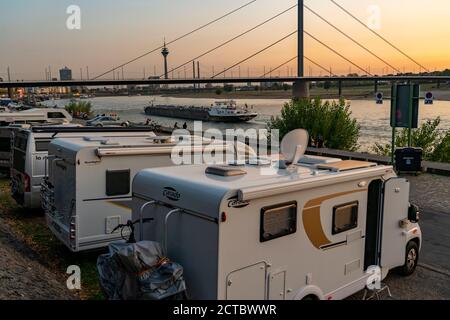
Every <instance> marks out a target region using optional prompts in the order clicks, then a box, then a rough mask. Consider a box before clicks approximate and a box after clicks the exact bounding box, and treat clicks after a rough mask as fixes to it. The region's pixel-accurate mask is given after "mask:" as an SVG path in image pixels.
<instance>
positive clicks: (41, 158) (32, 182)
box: [11, 125, 155, 209]
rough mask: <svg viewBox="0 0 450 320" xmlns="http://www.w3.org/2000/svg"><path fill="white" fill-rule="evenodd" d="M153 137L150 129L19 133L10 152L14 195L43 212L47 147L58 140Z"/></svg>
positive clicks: (71, 128)
mask: <svg viewBox="0 0 450 320" xmlns="http://www.w3.org/2000/svg"><path fill="white" fill-rule="evenodd" d="M86 135H89V136H101V137H105V138H108V137H115V136H127V135H128V136H129V137H137V136H139V137H145V136H154V135H155V134H154V133H153V132H150V131H149V130H148V128H132V129H129V128H127V129H123V128H105V129H103V128H88V127H80V126H77V125H65V126H52V127H46V126H42V127H40V126H38V127H36V126H34V127H31V128H29V129H20V130H16V131H15V132H14V135H13V142H12V150H11V194H12V196H13V198H14V199H15V200H16V201H17V203H18V204H20V205H22V206H23V207H25V208H30V209H39V208H41V184H42V181H43V179H44V177H45V176H46V175H47V165H48V163H47V158H48V147H49V144H50V142H51V141H52V140H54V139H56V138H76V137H83V136H86Z"/></svg>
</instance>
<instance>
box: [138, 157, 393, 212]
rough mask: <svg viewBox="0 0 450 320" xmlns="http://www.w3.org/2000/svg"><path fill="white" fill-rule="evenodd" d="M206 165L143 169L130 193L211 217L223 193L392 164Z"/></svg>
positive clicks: (243, 195) (378, 171) (325, 180)
mask: <svg viewBox="0 0 450 320" xmlns="http://www.w3.org/2000/svg"><path fill="white" fill-rule="evenodd" d="M209 167H210V166H206V165H194V166H184V167H167V168H158V169H147V170H143V171H141V172H140V173H138V174H137V175H136V177H135V179H134V182H133V194H134V195H135V196H137V197H141V198H143V199H146V200H149V201H151V200H156V201H160V202H164V203H167V204H169V205H172V206H174V207H176V208H184V209H187V210H192V211H195V212H199V213H203V214H206V215H213V217H215V215H216V214H217V212H218V210H219V207H220V204H221V202H222V201H223V199H224V197H225V196H227V197H230V198H233V197H236V196H238V200H239V201H250V200H252V199H257V198H262V197H267V196H272V195H276V194H282V193H289V192H294V191H297V190H301V189H305V188H313V187H318V186H321V185H326V184H330V183H331V182H332V181H333V182H344V181H351V180H357V179H367V178H368V177H376V176H383V175H386V174H388V173H389V172H392V167H388V166H378V165H375V164H371V165H370V166H369V165H367V166H366V167H365V168H356V169H352V170H348V171H333V170H319V169H317V168H316V167H315V166H302V165H298V166H295V168H294V170H292V168H289V169H279V170H276V171H275V173H272V174H268V175H265V174H264V171H262V169H264V167H261V166H252V165H245V166H241V167H239V166H228V169H229V168H234V169H235V170H237V171H244V173H243V174H237V173H236V175H231V176H221V175H220V174H206V170H207V169H208V168H209ZM266 168H267V169H268V168H270V167H266ZM219 169H220V168H219ZM168 188H169V189H170V190H172V192H171V194H174V193H175V194H177V195H178V196H179V198H178V199H173V197H172V198H167V197H165V194H166V193H165V192H164V190H166V189H168ZM173 190H176V191H173ZM178 196H177V197H178ZM196 200H198V201H196Z"/></svg>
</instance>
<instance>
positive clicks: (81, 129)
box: [32, 126, 151, 133]
mask: <svg viewBox="0 0 450 320" xmlns="http://www.w3.org/2000/svg"><path fill="white" fill-rule="evenodd" d="M32 130H33V132H85V133H90V132H119V133H120V132H122V133H125V132H149V131H151V130H150V128H149V127H132V128H124V127H69V126H38V127H33V128H32Z"/></svg>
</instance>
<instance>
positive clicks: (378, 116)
mask: <svg viewBox="0 0 450 320" xmlns="http://www.w3.org/2000/svg"><path fill="white" fill-rule="evenodd" d="M82 101H90V102H91V103H92V105H93V111H94V113H95V114H103V113H110V112H114V113H117V114H118V115H119V116H120V118H121V120H123V121H125V120H129V121H131V122H144V121H145V120H146V119H148V118H151V120H153V121H155V122H157V123H158V124H159V125H162V126H166V127H173V126H174V125H175V123H178V125H179V126H180V127H181V126H182V125H183V124H184V122H185V121H184V120H182V119H171V118H163V117H156V116H151V117H149V116H146V115H145V113H144V108H145V107H146V106H148V105H149V104H150V101H154V104H155V105H156V104H167V105H184V106H210V105H211V104H213V103H214V102H215V101H218V99H193V98H172V97H161V96H132V97H99V98H91V99H87V100H82ZM235 101H236V102H237V103H238V105H239V106H243V105H245V104H247V105H248V106H250V107H252V108H253V111H254V112H257V113H258V114H259V116H258V117H257V118H255V119H254V120H253V121H250V122H248V123H239V124H225V123H213V122H211V123H203V129H204V130H206V129H209V128H217V129H220V130H225V129H231V128H232V129H237V128H242V129H249V128H256V129H260V128H265V127H266V123H267V122H268V121H270V119H271V117H273V116H278V115H280V113H281V109H282V107H283V105H284V103H286V102H287V100H281V99H237V100H235ZM348 102H349V103H350V106H351V110H352V116H353V117H354V118H355V119H357V121H358V123H359V124H360V125H361V136H360V139H359V144H360V149H361V150H362V151H369V150H370V149H371V147H372V146H373V145H374V143H375V142H381V143H389V141H390V139H391V135H392V129H391V128H390V101H384V104H383V105H377V104H376V103H375V101H370V100H349V101H348ZM67 103H69V100H55V101H47V102H46V103H45V104H46V105H49V106H55V105H57V106H58V107H63V106H64V105H66V104H67ZM438 116H440V117H441V119H442V122H441V126H440V128H441V129H450V101H435V102H434V104H433V105H424V104H423V101H421V105H420V120H421V122H423V121H426V120H427V119H435V118H436V117H438ZM186 122H187V124H188V128H189V129H193V125H194V123H193V121H186Z"/></svg>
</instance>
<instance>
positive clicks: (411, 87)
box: [408, 84, 414, 148]
mask: <svg viewBox="0 0 450 320" xmlns="http://www.w3.org/2000/svg"><path fill="white" fill-rule="evenodd" d="M413 100H414V84H410V85H409V122H408V148H411V145H412V122H413Z"/></svg>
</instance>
